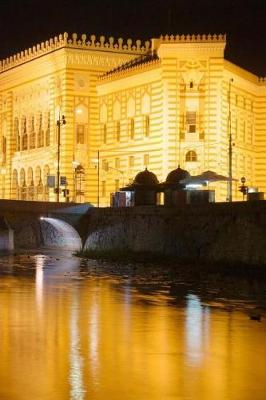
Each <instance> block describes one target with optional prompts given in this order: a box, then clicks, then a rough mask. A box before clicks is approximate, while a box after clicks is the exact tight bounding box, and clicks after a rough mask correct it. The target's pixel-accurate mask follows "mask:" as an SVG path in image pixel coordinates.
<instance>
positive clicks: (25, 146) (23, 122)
mask: <svg viewBox="0 0 266 400" xmlns="http://www.w3.org/2000/svg"><path fill="white" fill-rule="evenodd" d="M21 131H22V150H28V134H27V119H26V117H25V116H24V117H22V120H21Z"/></svg>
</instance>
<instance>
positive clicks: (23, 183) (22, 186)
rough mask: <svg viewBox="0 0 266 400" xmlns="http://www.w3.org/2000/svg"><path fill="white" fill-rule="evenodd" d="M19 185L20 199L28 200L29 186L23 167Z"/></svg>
mask: <svg viewBox="0 0 266 400" xmlns="http://www.w3.org/2000/svg"><path fill="white" fill-rule="evenodd" d="M19 186H20V196H19V197H20V200H26V198H27V186H26V175H25V170H24V168H22V169H21V170H20V174H19Z"/></svg>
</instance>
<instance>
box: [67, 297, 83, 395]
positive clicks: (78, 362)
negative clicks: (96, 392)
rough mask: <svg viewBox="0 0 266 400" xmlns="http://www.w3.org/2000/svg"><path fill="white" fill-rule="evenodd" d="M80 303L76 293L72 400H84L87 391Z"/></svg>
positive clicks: (73, 302)
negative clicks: (82, 349)
mask: <svg viewBox="0 0 266 400" xmlns="http://www.w3.org/2000/svg"><path fill="white" fill-rule="evenodd" d="M78 310H79V308H78V302H77V298H76V292H75V293H74V298H73V299H72V306H71V317H70V376H69V380H70V385H71V391H70V395H71V397H70V398H71V400H83V399H84V398H85V393H86V390H85V389H84V384H83V359H82V357H81V356H80V334H79V326H78V317H79V312H78Z"/></svg>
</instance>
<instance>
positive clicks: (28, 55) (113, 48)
mask: <svg viewBox="0 0 266 400" xmlns="http://www.w3.org/2000/svg"><path fill="white" fill-rule="evenodd" d="M61 48H75V49H86V50H94V51H106V52H117V53H126V54H132V55H141V54H146V53H147V52H148V51H149V49H150V41H146V42H145V43H144V45H143V44H142V42H141V40H136V42H135V43H133V41H132V39H127V40H126V41H125V42H124V39H122V38H119V39H117V40H115V39H114V38H113V37H110V38H109V39H108V40H107V39H106V38H105V36H100V38H99V39H97V38H96V36H95V35H91V36H89V37H87V35H86V34H82V35H81V36H80V38H78V35H77V33H73V34H72V35H71V37H70V36H69V35H68V33H66V32H65V33H64V34H60V35H59V36H55V37H54V38H51V39H49V40H46V41H45V42H42V43H40V44H37V45H35V46H33V47H30V48H29V49H26V50H23V51H21V52H20V53H17V54H15V55H13V56H11V57H8V58H6V59H4V60H2V61H0V73H1V72H4V71H6V70H8V69H10V68H13V67H15V66H18V65H21V64H23V63H25V62H27V61H31V60H34V59H35V58H38V57H40V56H42V55H45V54H48V53H51V52H53V51H55V50H58V49H61Z"/></svg>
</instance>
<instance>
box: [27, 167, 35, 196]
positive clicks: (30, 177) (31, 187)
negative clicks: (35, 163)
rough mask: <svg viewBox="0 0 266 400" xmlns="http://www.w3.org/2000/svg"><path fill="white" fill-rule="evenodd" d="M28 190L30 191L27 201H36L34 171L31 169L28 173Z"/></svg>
mask: <svg viewBox="0 0 266 400" xmlns="http://www.w3.org/2000/svg"><path fill="white" fill-rule="evenodd" d="M27 189H28V196H27V200H34V182H33V170H32V168H31V167H29V168H28V173H27Z"/></svg>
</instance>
